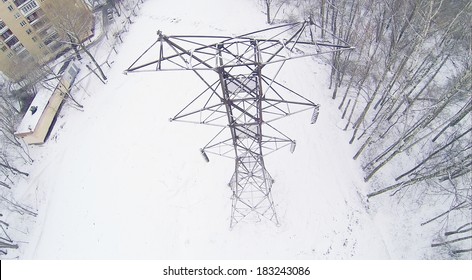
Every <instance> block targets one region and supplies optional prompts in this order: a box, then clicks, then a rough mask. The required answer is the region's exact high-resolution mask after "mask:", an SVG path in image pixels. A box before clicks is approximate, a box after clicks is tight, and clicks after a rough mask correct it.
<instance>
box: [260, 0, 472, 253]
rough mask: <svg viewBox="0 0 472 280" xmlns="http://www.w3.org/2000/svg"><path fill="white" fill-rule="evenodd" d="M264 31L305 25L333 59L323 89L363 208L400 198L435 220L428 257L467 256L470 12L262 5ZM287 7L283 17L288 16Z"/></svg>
mask: <svg viewBox="0 0 472 280" xmlns="http://www.w3.org/2000/svg"><path fill="white" fill-rule="evenodd" d="M260 4H261V5H262V6H264V7H265V8H266V9H265V11H266V16H267V21H268V22H270V23H274V22H276V21H277V16H279V17H282V16H280V11H281V10H284V7H285V9H286V10H288V11H289V12H288V13H287V15H284V16H285V18H284V19H283V20H293V19H294V18H297V15H298V16H299V17H302V18H304V19H307V18H311V19H315V22H316V23H317V24H318V25H319V26H320V27H321V30H320V32H321V33H322V37H323V36H326V37H329V36H336V37H339V38H341V39H343V40H344V41H347V42H349V43H350V44H351V45H352V46H354V47H355V48H356V50H355V51H352V52H337V53H333V55H332V57H331V58H330V59H329V61H328V63H329V64H330V65H331V74H330V82H329V84H330V89H331V91H332V98H333V99H334V100H336V101H337V102H338V104H339V107H338V108H339V110H340V117H341V119H342V120H343V121H344V122H345V126H344V128H343V129H344V130H345V132H346V133H348V134H350V135H351V138H350V141H349V143H350V144H352V145H355V147H356V149H357V152H356V153H355V154H354V155H353V159H354V160H358V161H360V163H361V165H362V169H363V170H364V172H365V177H364V180H365V181H366V182H369V185H370V186H371V191H370V193H369V194H368V195H367V196H368V198H369V199H375V197H376V196H379V195H390V196H391V197H392V199H398V200H400V199H402V198H404V197H405V196H406V197H409V199H410V200H411V201H412V203H413V201H414V203H418V204H419V205H420V206H421V207H430V208H432V209H433V211H432V212H434V213H437V215H434V216H430V217H424V219H425V221H424V223H422V224H421V225H418V226H423V225H426V224H429V223H435V225H436V226H435V227H436V228H437V237H436V238H435V239H434V240H432V243H431V246H432V247H442V248H445V250H447V252H449V254H450V255H451V257H456V256H458V255H460V254H469V256H470V252H471V251H472V248H471V246H470V244H471V242H470V240H471V239H472V214H471V213H472V173H471V166H472V157H471V156H472V152H471V148H472V132H471V130H472V119H471V116H472V115H471V109H472V104H471V101H472V95H471V93H472V92H471V89H472V76H471V73H472V72H471V67H472V63H471V62H472V61H471V51H472V38H471V36H472V34H471V32H470V28H471V25H470V23H471V22H472V18H471V15H472V2H471V1H468V0H465V1H464V0H463V1H443V0H405V1H404V0H380V1H378V0H360V1H352V0H317V1H315V0H291V1H289V0H285V1H276V0H265V1H261V3H260ZM289 7H291V9H290V8H289Z"/></svg>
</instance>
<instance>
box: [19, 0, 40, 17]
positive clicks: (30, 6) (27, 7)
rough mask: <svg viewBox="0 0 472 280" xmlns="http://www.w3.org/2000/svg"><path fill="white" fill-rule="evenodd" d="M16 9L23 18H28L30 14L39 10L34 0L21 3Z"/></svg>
mask: <svg viewBox="0 0 472 280" xmlns="http://www.w3.org/2000/svg"><path fill="white" fill-rule="evenodd" d="M18 9H19V10H20V11H21V13H22V14H23V15H24V16H25V17H28V16H29V15H30V14H32V13H34V12H35V11H37V10H38V9H39V5H38V3H36V1H35V0H30V1H25V2H24V3H22V4H21V5H20V6H18Z"/></svg>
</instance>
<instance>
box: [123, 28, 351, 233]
mask: <svg viewBox="0 0 472 280" xmlns="http://www.w3.org/2000/svg"><path fill="white" fill-rule="evenodd" d="M316 27H317V25H315V24H314V23H313V22H312V21H305V22H298V23H291V24H285V25H281V26H276V27H270V28H267V29H263V30H258V31H254V32H251V33H247V34H244V35H241V36H236V37H228V36H188V35H179V36H166V35H164V34H163V33H162V32H160V31H158V32H157V37H158V38H157V40H156V41H155V42H154V44H152V45H151V46H150V47H149V48H148V49H147V50H146V51H145V52H144V53H143V54H141V56H139V58H138V59H137V60H136V61H135V62H134V63H133V64H132V65H131V66H130V67H129V68H128V69H127V70H126V71H125V73H133V72H143V71H167V70H189V71H193V72H194V73H195V74H196V75H197V76H198V77H199V78H200V79H201V80H202V81H203V82H204V83H205V84H206V85H207V88H206V89H205V90H204V91H203V92H201V93H200V94H199V95H197V96H196V97H195V98H194V99H193V100H192V101H191V102H190V103H189V104H187V105H186V106H185V107H184V108H183V109H182V110H181V111H180V112H179V113H177V115H175V116H174V117H173V118H171V121H185V122H192V123H198V124H206V125H214V126H221V127H222V129H221V131H220V132H219V133H218V134H217V135H216V136H215V137H214V138H213V139H212V140H211V141H210V142H209V143H208V144H207V145H206V146H205V147H204V148H202V149H201V150H200V151H201V153H202V156H203V157H204V159H205V160H206V161H209V158H208V154H217V155H221V156H225V157H229V158H232V159H234V160H235V171H234V174H233V176H232V178H231V180H230V182H229V186H230V187H231V190H232V193H233V195H232V210H231V222H230V227H233V226H234V225H235V224H236V223H238V222H240V221H241V220H242V219H244V218H245V217H248V216H253V217H255V218H257V219H260V218H266V219H268V220H270V221H273V222H274V223H276V224H279V220H278V218H277V214H276V211H275V206H274V201H273V199H272V193H271V190H272V184H273V183H274V180H273V179H272V177H271V176H270V174H269V172H268V171H267V170H266V168H265V164H264V156H265V155H268V154H270V153H272V152H274V151H276V150H279V149H281V148H283V147H286V146H290V149H291V152H293V151H294V150H295V144H296V142H295V140H292V139H290V138H289V137H288V136H286V135H285V134H283V133H282V132H281V131H279V130H278V129H276V128H275V127H274V126H273V122H274V121H276V120H278V119H280V118H284V117H286V116H289V115H293V114H296V113H299V112H303V111H306V110H310V109H312V110H313V114H312V119H311V122H312V123H315V122H316V119H317V117H318V112H319V105H318V104H315V103H313V102H312V101H310V100H308V99H307V98H305V97H303V96H302V95H300V94H298V93H296V92H295V91H293V90H291V89H289V88H287V87H286V86H284V85H283V84H281V83H279V82H277V81H276V80H275V79H276V77H277V76H278V74H279V73H280V70H281V69H282V67H283V66H284V64H285V62H287V61H289V60H292V59H295V58H301V57H308V56H314V55H320V54H324V53H332V52H338V51H342V50H349V49H352V47H350V46H349V45H348V44H347V43H345V42H344V41H342V40H341V39H339V38H337V37H335V36H334V35H329V37H330V38H331V39H332V41H328V40H323V41H317V40H315V39H314V36H315V30H313V29H315V28H316ZM268 65H275V68H276V69H275V72H274V73H273V75H272V76H271V77H268V76H266V75H265V74H264V73H263V71H262V70H263V69H264V68H265V67H267V66H268ZM208 70H210V71H214V72H216V73H217V74H218V78H217V79H216V80H215V81H209V80H208V79H207V78H204V77H203V76H202V74H201V71H208ZM228 130H229V133H228Z"/></svg>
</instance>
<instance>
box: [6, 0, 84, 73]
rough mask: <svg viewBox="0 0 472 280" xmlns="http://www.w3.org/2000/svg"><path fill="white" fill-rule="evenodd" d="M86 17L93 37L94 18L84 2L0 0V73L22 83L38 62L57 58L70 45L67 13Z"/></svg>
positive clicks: (82, 36) (82, 37) (64, 0)
mask: <svg viewBox="0 0 472 280" xmlns="http://www.w3.org/2000/svg"><path fill="white" fill-rule="evenodd" d="M67 13H69V14H71V13H75V14H76V15H77V16H79V15H80V16H81V15H87V17H86V18H87V22H86V24H85V25H86V28H85V29H86V32H82V33H83V34H81V36H80V37H81V40H83V39H85V38H86V37H88V36H91V35H92V28H93V16H92V12H91V11H90V10H89V8H88V6H86V5H85V4H84V2H83V1H82V0H0V71H1V72H3V74H4V75H6V76H7V77H9V78H10V79H12V80H20V79H21V78H23V77H24V76H25V75H26V74H27V73H28V71H30V69H29V67H33V65H35V64H36V63H39V64H42V63H44V62H47V61H50V60H51V59H54V58H55V57H56V56H57V55H58V54H59V53H61V52H62V51H64V50H65V49H67V48H70V46H71V44H70V43H68V40H70V39H68V38H70V36H68V35H67V34H65V31H64V30H65V28H64V26H61V25H62V24H63V21H64V19H62V18H61V17H62V16H64V18H70V17H66V16H65V14H67Z"/></svg>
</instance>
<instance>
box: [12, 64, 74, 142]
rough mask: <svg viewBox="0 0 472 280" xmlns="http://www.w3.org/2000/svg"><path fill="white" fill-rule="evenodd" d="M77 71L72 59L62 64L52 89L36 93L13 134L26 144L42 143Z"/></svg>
mask: <svg viewBox="0 0 472 280" xmlns="http://www.w3.org/2000/svg"><path fill="white" fill-rule="evenodd" d="M62 70H63V71H62ZM79 71H80V69H79V67H78V66H77V65H76V64H75V63H74V62H72V61H68V62H66V63H65V64H64V66H63V67H62V68H61V71H60V74H59V75H62V76H60V78H59V82H58V83H57V86H56V88H55V89H54V91H50V90H43V91H40V92H38V94H36V96H35V97H34V99H33V102H31V105H30V108H29V109H28V111H27V112H26V114H25V115H24V117H23V119H22V121H21V123H20V125H19V126H18V128H17V130H16V132H15V136H17V137H20V138H22V139H23V140H24V141H25V142H26V143H27V144H43V143H44V142H45V141H46V138H47V136H48V134H49V132H50V131H51V129H52V127H53V123H54V121H55V119H56V116H57V112H58V111H59V110H60V108H61V105H62V102H63V100H64V97H65V96H66V94H68V93H69V91H70V88H71V87H72V84H73V83H74V80H75V77H76V76H77V74H78V73H79ZM61 73H62V74H61Z"/></svg>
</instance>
